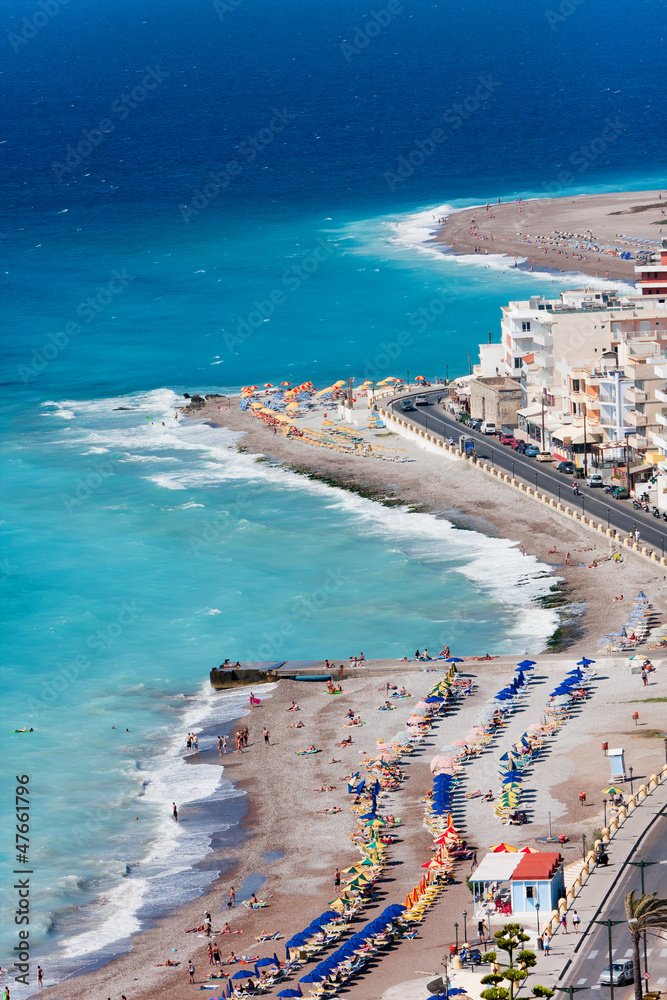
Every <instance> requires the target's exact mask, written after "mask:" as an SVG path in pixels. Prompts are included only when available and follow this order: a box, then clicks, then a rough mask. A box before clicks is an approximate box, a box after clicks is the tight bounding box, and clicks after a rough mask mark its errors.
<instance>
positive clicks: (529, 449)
mask: <svg viewBox="0 0 667 1000" xmlns="http://www.w3.org/2000/svg"><path fill="white" fill-rule="evenodd" d="M539 453H540V449H539V448H538V447H537V446H536V445H534V444H527V445H526V448H525V451H524V455H527V456H528V458H537V456H538V455H539Z"/></svg>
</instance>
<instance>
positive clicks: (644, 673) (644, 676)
mask: <svg viewBox="0 0 667 1000" xmlns="http://www.w3.org/2000/svg"><path fill="white" fill-rule="evenodd" d="M642 683H643V685H644V687H646V685H647V684H648V674H647V673H646V667H642Z"/></svg>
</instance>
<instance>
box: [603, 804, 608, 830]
mask: <svg viewBox="0 0 667 1000" xmlns="http://www.w3.org/2000/svg"><path fill="white" fill-rule="evenodd" d="M602 805H603V806H604V828H605V830H606V829H607V800H606V799H603V800H602Z"/></svg>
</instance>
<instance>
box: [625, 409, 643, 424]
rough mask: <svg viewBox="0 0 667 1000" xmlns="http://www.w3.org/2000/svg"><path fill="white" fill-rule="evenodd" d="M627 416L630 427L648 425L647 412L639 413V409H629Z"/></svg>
mask: <svg viewBox="0 0 667 1000" xmlns="http://www.w3.org/2000/svg"><path fill="white" fill-rule="evenodd" d="M626 417H627V420H628V424H629V425H630V427H646V425H647V423H648V417H647V416H646V414H645V413H639V412H638V411H637V410H628V412H627V413H626Z"/></svg>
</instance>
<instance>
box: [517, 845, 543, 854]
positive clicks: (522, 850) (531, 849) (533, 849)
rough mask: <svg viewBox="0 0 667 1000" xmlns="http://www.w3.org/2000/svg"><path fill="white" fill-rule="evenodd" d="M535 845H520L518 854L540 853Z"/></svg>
mask: <svg viewBox="0 0 667 1000" xmlns="http://www.w3.org/2000/svg"><path fill="white" fill-rule="evenodd" d="M541 853H542V852H541V851H538V849H537V848H536V847H528V846H526V847H521V848H519V854H541Z"/></svg>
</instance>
